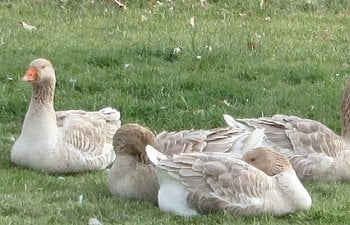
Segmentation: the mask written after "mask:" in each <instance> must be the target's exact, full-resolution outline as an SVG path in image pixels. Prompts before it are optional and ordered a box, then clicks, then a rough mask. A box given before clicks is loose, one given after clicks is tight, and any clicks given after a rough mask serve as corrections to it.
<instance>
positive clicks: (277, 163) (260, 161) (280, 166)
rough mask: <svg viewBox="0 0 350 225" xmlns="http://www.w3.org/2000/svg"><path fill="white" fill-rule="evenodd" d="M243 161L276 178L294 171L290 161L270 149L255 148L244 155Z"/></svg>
mask: <svg viewBox="0 0 350 225" xmlns="http://www.w3.org/2000/svg"><path fill="white" fill-rule="evenodd" d="M242 159H243V160H244V161H245V162H247V163H249V164H250V165H252V166H254V167H256V168H258V169H260V170H262V171H264V172H265V173H266V174H267V175H269V176H274V175H276V174H279V173H281V172H283V171H286V170H293V167H292V165H291V163H290V162H289V160H288V159H287V158H286V157H285V156H283V155H282V154H280V153H277V152H275V151H273V150H271V149H269V148H263V147H259V148H255V149H253V150H250V151H248V152H247V153H246V154H244V155H243V157H242Z"/></svg>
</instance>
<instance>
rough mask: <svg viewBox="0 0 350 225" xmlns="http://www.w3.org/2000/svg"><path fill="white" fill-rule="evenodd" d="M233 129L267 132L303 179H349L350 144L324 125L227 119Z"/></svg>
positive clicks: (298, 120) (283, 118) (271, 119)
mask: <svg viewBox="0 0 350 225" xmlns="http://www.w3.org/2000/svg"><path fill="white" fill-rule="evenodd" d="M224 118H225V120H226V123H227V124H228V125H229V126H232V127H240V128H243V129H247V130H254V129H264V132H265V136H266V139H267V141H268V142H269V143H270V145H271V146H277V147H278V148H276V149H279V150H280V152H281V153H282V154H284V155H285V156H287V157H288V159H289V160H290V162H291V163H292V165H293V167H294V169H295V171H296V173H297V175H298V177H299V178H300V179H301V180H309V181H313V180H319V181H336V180H350V145H349V141H348V139H347V138H346V137H345V136H339V135H337V134H335V133H334V132H333V131H332V130H331V129H329V128H328V127H326V126H325V125H323V124H322V123H320V122H318V121H315V120H310V119H303V118H299V117H296V116H286V115H279V114H278V115H274V116H272V117H262V118H257V119H237V120H235V119H234V118H233V117H231V116H229V115H225V116H224Z"/></svg>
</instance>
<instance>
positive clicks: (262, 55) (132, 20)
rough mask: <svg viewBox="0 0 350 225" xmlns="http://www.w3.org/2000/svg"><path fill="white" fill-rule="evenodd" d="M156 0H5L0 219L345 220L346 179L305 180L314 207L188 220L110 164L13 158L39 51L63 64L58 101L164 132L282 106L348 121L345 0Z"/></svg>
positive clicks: (349, 52)
mask: <svg viewBox="0 0 350 225" xmlns="http://www.w3.org/2000/svg"><path fill="white" fill-rule="evenodd" d="M160 3H161V4H159V3H157V4H156V5H155V6H151V4H150V3H149V2H147V1H146V0H130V1H128V4H127V9H126V10H120V9H118V8H117V7H113V6H111V5H107V4H104V3H101V2H99V1H97V0H96V1H95V3H90V1H87V0H86V1H83V0H75V1H73V0H2V1H0V65H1V66H0V83H1V85H0V112H1V113H0V151H1V154H0V177H1V185H0V224H87V221H88V219H89V218H90V217H95V218H98V219H99V220H100V221H102V222H103V223H104V224H202V223H208V224H233V223H234V224H267V223H269V224H347V223H348V221H349V220H350V214H349V211H350V200H349V196H350V186H349V184H346V183H333V184H321V183H315V184H307V185H306V187H307V189H308V190H309V191H310V193H311V194H312V197H313V201H314V204H313V206H312V208H311V209H310V210H309V211H307V212H301V213H297V214H292V215H288V216H285V217H282V218H276V217H272V216H269V215H263V216H259V217H253V218H239V217H232V216H230V215H226V214H218V215H209V216H201V217H197V218H190V219H184V218H181V217H176V216H171V215H167V214H164V213H161V212H160V211H159V210H158V209H157V207H156V206H153V205H151V204H148V203H144V202H137V201H125V200H122V199H118V198H112V196H110V194H109V193H108V190H107V185H106V172H105V171H100V172H94V173H86V174H77V175H71V176H63V177H59V176H54V175H47V174H45V173H40V172H34V171H30V170H26V169H21V168H17V167H15V166H13V165H12V164H11V163H10V161H9V152H10V148H11V146H12V144H13V138H16V137H18V135H19V132H20V129H21V123H22V121H23V118H24V115H25V113H26V110H27V105H28V100H29V98H30V92H31V87H30V86H28V85H27V84H24V83H23V82H21V81H20V78H21V76H22V75H23V72H24V70H25V67H26V66H27V64H28V63H29V62H30V61H31V60H33V59H34V58H37V57H44V58H48V59H49V60H51V61H52V63H53V64H54V66H55V68H56V71H57V80H58V87H57V90H56V99H55V107H56V109H57V110H60V109H69V108H76V109H77V108H81V109H86V110H93V109H99V108H101V107H104V106H109V105H110V106H114V107H117V108H118V109H119V110H120V111H121V112H122V119H123V122H124V123H127V122H138V123H141V124H144V125H147V126H149V127H151V128H152V129H154V130H156V131H162V130H178V129H188V128H210V127H216V126H221V125H223V119H222V114H224V113H230V114H232V115H234V116H236V117H257V116H261V115H272V114H274V113H284V114H294V115H298V116H302V117H307V118H312V119H316V120H319V121H321V122H323V123H324V124H326V125H328V126H329V127H330V128H331V129H333V130H335V131H336V132H339V131H340V124H339V105H340V101H341V96H342V89H343V86H344V82H345V80H346V77H347V76H348V73H349V70H350V40H349V38H350V37H349V34H350V26H349V22H350V3H348V1H346V0H343V1H342V0H335V1H327V0H323V1H322V0H313V1H302V0H294V1H279V0H268V1H267V3H266V4H264V5H262V7H260V5H259V3H260V1H259V0H247V1H238V0H222V1H221V0H212V1H210V0H208V3H209V5H207V6H202V5H201V4H200V1H199V0H196V1H195V0H188V1H187V0H182V1H181V0H176V1H172V2H170V1H160ZM192 17H193V18H194V26H193V23H192V25H191V23H190V21H191V18H192ZM20 21H24V22H26V23H28V24H31V25H34V26H36V27H37V30H36V31H34V32H29V31H27V30H25V29H23V28H22V27H21V25H20V24H19V22H20ZM175 48H180V49H181V52H180V53H178V54H174V49H175ZM81 196H82V197H81ZM81 198H82V201H80V200H81Z"/></svg>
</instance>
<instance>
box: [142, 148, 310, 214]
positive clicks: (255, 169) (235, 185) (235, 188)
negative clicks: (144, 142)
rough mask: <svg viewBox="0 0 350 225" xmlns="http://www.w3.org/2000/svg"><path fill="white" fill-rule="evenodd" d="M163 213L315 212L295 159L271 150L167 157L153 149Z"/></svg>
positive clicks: (149, 151) (148, 151)
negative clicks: (293, 163)
mask: <svg viewBox="0 0 350 225" xmlns="http://www.w3.org/2000/svg"><path fill="white" fill-rule="evenodd" d="M146 151H147V155H148V157H149V159H150V160H151V162H152V163H153V164H154V165H155V166H156V167H157V170H156V172H157V175H158V180H159V185H160V187H159V192H158V204H159V208H160V210H162V211H164V212H170V213H173V214H176V215H180V216H194V215H198V214H208V213H215V212H219V211H226V212H230V213H232V214H235V215H242V216H251V215H258V214H261V213H271V214H273V215H283V214H288V213H292V212H295V211H298V210H305V209H308V208H310V206H311V204H312V200H311V197H310V195H309V193H308V192H307V191H306V190H305V188H304V187H303V185H302V184H301V182H300V180H299V179H298V177H297V176H296V174H295V172H294V170H293V168H292V166H291V165H290V163H289V161H288V160H287V159H286V158H285V157H284V156H283V155H281V154H279V153H276V152H274V151H272V150H270V149H267V148H256V149H254V150H250V151H247V152H246V154H244V155H243V157H239V156H237V155H235V154H230V153H221V152H210V153H203V152H202V153H200V152H195V153H182V154H179V155H176V154H174V155H172V156H166V155H164V154H162V153H161V152H159V151H157V150H156V149H155V148H153V147H152V146H150V145H148V146H147V147H146Z"/></svg>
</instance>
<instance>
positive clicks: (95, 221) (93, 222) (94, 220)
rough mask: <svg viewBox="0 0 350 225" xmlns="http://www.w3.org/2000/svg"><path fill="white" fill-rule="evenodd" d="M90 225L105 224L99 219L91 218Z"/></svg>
mask: <svg viewBox="0 0 350 225" xmlns="http://www.w3.org/2000/svg"><path fill="white" fill-rule="evenodd" d="M88 224H89V225H103V223H101V222H100V221H98V219H96V218H90V219H89V223H88Z"/></svg>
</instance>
